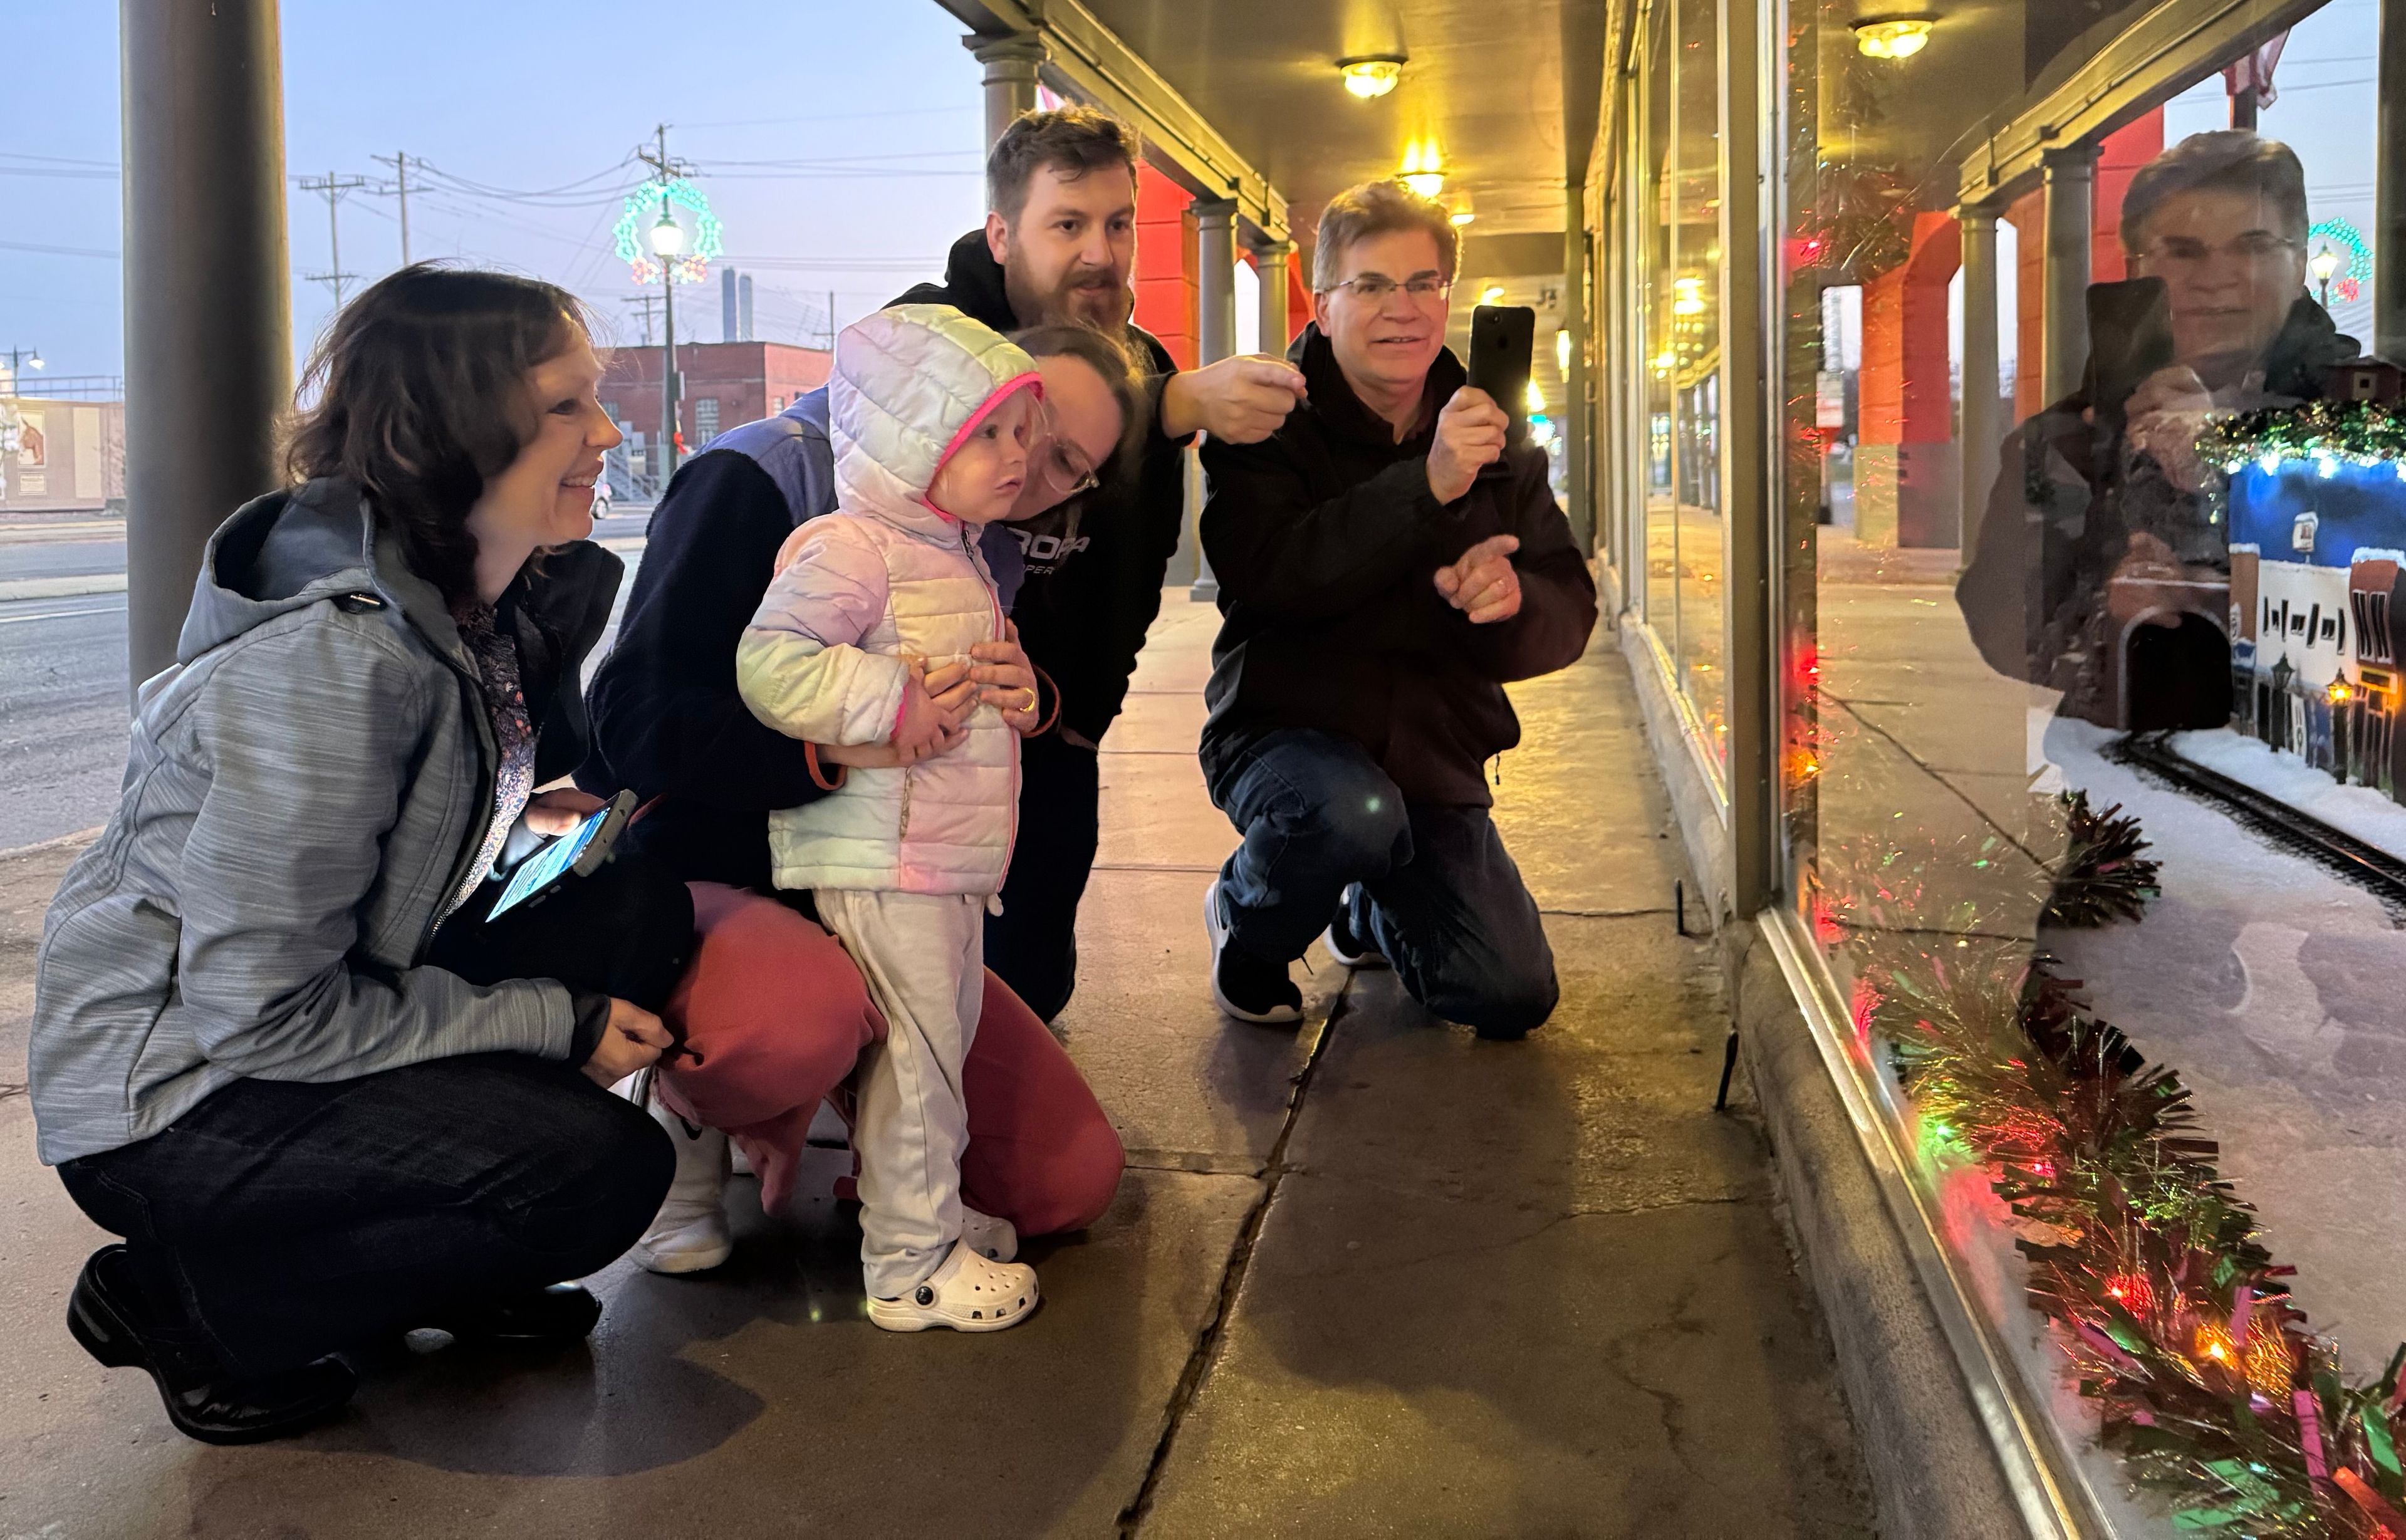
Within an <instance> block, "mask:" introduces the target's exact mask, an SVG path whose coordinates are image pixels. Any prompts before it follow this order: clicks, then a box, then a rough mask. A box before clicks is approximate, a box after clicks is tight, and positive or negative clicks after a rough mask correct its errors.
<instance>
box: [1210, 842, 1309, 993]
mask: <svg viewBox="0 0 2406 1540" xmlns="http://www.w3.org/2000/svg"><path fill="white" fill-rule="evenodd" d="M1203 928H1204V929H1205V930H1206V931H1208V932H1210V937H1211V998H1212V1001H1213V1002H1214V1003H1215V1004H1217V1005H1218V1006H1219V1008H1220V1009H1221V1010H1224V1011H1225V1012H1226V1013H1227V1014H1229V1015H1231V1016H1234V1017H1235V1018H1236V1019H1237V1020H1238V1021H1240V1022H1252V1023H1254V1024H1257V1025H1260V1026H1293V1025H1295V1024H1297V1023H1299V1022H1301V1021H1302V1020H1303V991H1301V990H1299V989H1297V988H1295V981H1294V980H1293V979H1290V978H1288V977H1287V971H1286V965H1285V964H1284V963H1273V962H1271V961H1269V960H1268V959H1267V958H1264V957H1257V956H1255V955H1254V954H1252V953H1250V952H1247V951H1246V950H1245V949H1244V948H1242V947H1238V946H1230V945H1229V944H1228V921H1227V916H1226V914H1225V912H1224V911H1223V909H1222V907H1221V899H1220V883H1219V879H1217V878H1214V879H1212V882H1211V887H1210V891H1209V892H1207V893H1205V894H1204V895H1203Z"/></svg>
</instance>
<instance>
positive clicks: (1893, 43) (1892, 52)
mask: <svg viewBox="0 0 2406 1540" xmlns="http://www.w3.org/2000/svg"><path fill="white" fill-rule="evenodd" d="M1937 24H1938V19H1937V18H1936V17H1934V16H1867V17H1865V18H1864V19H1863V20H1861V21H1858V22H1856V23H1855V48H1856V49H1857V51H1859V52H1861V54H1862V55H1863V57H1865V58H1866V59H1910V58H1912V57H1913V56H1914V55H1915V54H1917V53H1919V52H1920V51H1921V50H1922V49H1925V48H1928V47H1929V46H1930V32H1931V29H1932V27H1935V26H1936V25H1937Z"/></svg>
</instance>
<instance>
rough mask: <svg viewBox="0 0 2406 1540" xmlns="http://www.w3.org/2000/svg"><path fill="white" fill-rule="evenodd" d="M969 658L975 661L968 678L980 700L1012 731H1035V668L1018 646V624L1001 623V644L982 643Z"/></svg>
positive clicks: (971, 650)
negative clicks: (990, 707)
mask: <svg viewBox="0 0 2406 1540" xmlns="http://www.w3.org/2000/svg"><path fill="white" fill-rule="evenodd" d="M969 656H970V657H973V658H975V659H976V660H977V667H975V668H974V669H971V670H970V671H969V678H970V679H972V680H974V681H975V682H976V684H977V686H978V695H979V698H980V699H983V700H984V702H985V703H986V704H987V705H989V706H992V707H993V708H994V709H995V710H996V711H998V712H1000V713H1002V719H1003V721H1005V722H1007V723H1009V724H1010V725H1011V727H1012V730H1013V731H1016V732H1020V733H1027V732H1032V731H1033V730H1035V727H1036V703H1037V697H1036V666H1035V665H1034V664H1032V663H1030V662H1029V661H1028V660H1027V654H1026V651H1025V650H1023V649H1022V648H1021V647H1020V645H1019V626H1018V624H1017V622H1015V621H1009V620H1006V621H1004V622H1003V640H1002V641H1000V642H981V643H978V644H977V645H976V646H974V647H971V648H970V649H969Z"/></svg>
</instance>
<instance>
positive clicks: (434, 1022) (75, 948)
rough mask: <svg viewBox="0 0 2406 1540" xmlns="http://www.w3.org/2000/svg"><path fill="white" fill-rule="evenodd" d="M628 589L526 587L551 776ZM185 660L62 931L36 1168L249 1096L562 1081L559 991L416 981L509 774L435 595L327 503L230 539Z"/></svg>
mask: <svg viewBox="0 0 2406 1540" xmlns="http://www.w3.org/2000/svg"><path fill="white" fill-rule="evenodd" d="M623 571H624V569H623V567H622V566H621V565H620V563H619V561H618V558H616V557H614V556H612V555H611V554H610V553H608V552H607V551H604V550H602V548H601V547H600V546H598V545H593V544H576V545H572V546H569V547H567V548H565V549H563V550H560V551H558V552H555V553H553V554H552V555H550V556H548V557H546V558H544V560H543V561H542V563H541V564H540V568H539V570H538V571H536V572H533V573H532V574H531V576H530V578H529V580H528V582H527V583H526V585H525V598H524V599H523V600H521V602H520V615H521V617H522V622H531V623H533V624H535V625H536V626H538V627H540V628H541V629H542V630H543V632H544V633H545V635H547V636H548V637H550V638H553V639H556V641H557V643H558V645H559V658H560V667H559V674H558V677H559V679H560V680H561V681H562V682H563V683H562V685H561V687H560V688H559V689H558V690H557V691H556V692H555V694H556V696H557V697H558V698H559V699H558V700H557V701H556V703H555V707H554V709H553V710H551V711H549V712H547V713H545V716H546V720H545V722H544V723H542V724H540V726H541V728H542V731H543V733H544V738H545V741H544V742H543V743H542V754H541V760H542V763H541V764H539V766H538V774H539V775H543V774H546V773H549V774H558V773H563V770H559V769H554V768H552V767H554V766H556V765H563V764H564V765H565V766H573V764H574V763H575V762H576V759H577V757H579V756H581V755H582V753H583V749H584V744H583V742H581V739H582V738H583V736H584V721H583V709H582V704H581V702H579V701H578V700H577V699H576V696H577V691H576V687H575V681H576V680H577V678H578V677H579V673H578V664H579V662H580V661H581V660H582V658H583V657H584V656H585V654H586V653H587V651H589V650H590V649H591V648H592V646H593V644H594V643H595V642H596V641H598V640H599V639H600V637H601V634H602V629H603V627H604V626H605V625H606V624H607V622H608V619H609V614H610V604H611V600H612V599H613V598H614V597H615V596H616V592H617V586H618V579H619V577H620V575H621V573H622V572H623ZM563 717H566V718H569V720H566V721H562V720H561V718H563ZM561 739H576V740H579V742H560V741H559V740H561ZM495 759H496V754H495V751H494V747H493V738H492V728H491V726H490V724H489V722H488V718H487V716H486V713H485V710H484V707H483V703H482V699H481V697H480V695H479V692H478V686H477V684H476V671H475V664H474V658H473V657H471V656H470V654H469V652H468V650H467V648H466V646H465V644H464V643H462V642H461V641H460V634H459V631H458V629H457V628H456V627H455V626H454V625H453V624H452V620H451V616H450V613H449V611H448V609H447V608H446V606H445V604H444V602H443V599H442V596H441V595H440V594H439V593H438V592H437V591H436V590H435V588H434V587H433V586H432V584H430V583H428V582H426V581H425V580H424V579H423V578H420V577H418V575H417V574H416V573H414V572H411V571H410V570H409V568H408V567H407V566H406V565H405V564H404V563H403V559H402V557H401V553H400V550H399V548H398V546H397V544H395V542H394V541H393V539H392V536H391V534H390V533H389V530H383V529H380V528H379V527H378V525H377V523H376V521H375V519H374V518H373V517H372V516H370V514H369V512H368V510H367V507H366V504H365V503H364V502H362V500H361V497H360V495H359V492H358V490H357V488H356V487H352V486H351V485H350V484H348V483H346V482H340V481H321V482H311V483H309V484H308V485H307V486H305V487H299V488H297V489H295V490H292V491H290V492H278V493H276V494H273V495H271V496H268V497H264V498H262V499H260V500H259V501H257V502H252V503H250V504H248V506H246V507H244V508H243V509H242V510H241V511H240V512H239V513H237V514H235V515H234V517H232V518H231V519H228V520H227V521H226V522H225V524H224V525H222V526H221V527H219V530H218V531H217V533H216V534H214V535H212V536H211V537H210V539H209V544H208V548H207V551H206V554H205V556H204V558H203V559H202V566H201V575H200V579H199V581H198V583H197V584H196V586H195V587H194V592H193V598H192V608H191V615H190V617H189V618H188V619H187V620H186V621H185V623H184V631H183V636H182V638H181V640H180V641H179V643H177V664H176V666H175V667H174V668H172V669H169V670H167V671H165V672H163V673H161V674H160V675H158V676H157V677H156V678H154V679H151V680H149V682H148V683H146V684H145V685H143V686H142V692H141V698H140V700H139V701H138V703H137V710H136V713H135V719H134V738H133V746H132V750H131V753H130V755H129V756H128V758H127V762H126V767H125V785H124V793H123V798H122V800H121V801H120V804H119V807H118V811H117V814H116V816H115V817H113V818H111V819H110V820H109V823H108V827H107V828H106V830H105V831H104V832H103V833H102V835H101V837H100V839H99V841H98V842H96V843H95V844H93V845H92V848H91V849H89V850H87V851H85V852H84V854H83V855H82V856H81V857H80V858H79V859H78V860H77V861H76V863H75V865H74V866H72V867H71V868H69V869H68V870H67V874H66V879H65V881H64V883H61V884H60V887H59V892H58V896H57V897H56V898H54V899H53V900H52V901H51V904H50V916H49V918H48V920H47V921H46V922H45V923H44V925H43V930H42V952H41V959H40V963H39V966H38V971H37V973H36V977H35V994H34V1028H33V1043H32V1053H31V1074H32V1087H31V1089H32V1094H33V1106H34V1116H35V1123H36V1125H37V1127H38V1130H39V1135H40V1141H39V1148H40V1153H41V1158H42V1159H43V1160H44V1161H45V1162H46V1163H49V1164H50V1165H56V1164H58V1163H59V1162H62V1161H65V1160H71V1159H73V1158H75V1157H76V1156H78V1155H89V1154H94V1153H97V1152H99V1151H104V1150H111V1149H115V1148H117V1147H119V1146H120V1145H126V1144H132V1143H134V1141H136V1140H139V1139H144V1138H148V1137H150V1136H151V1135H153V1134H156V1133H158V1132H160V1131H161V1130H162V1129H163V1128H165V1127H166V1126H167V1125H168V1124H170V1123H174V1122H175V1121H176V1120H177V1118H178V1117H180V1116H182V1115H183V1114H184V1113H185V1112H186V1111H189V1110H190V1109H191V1108H192V1107H194V1106H195V1105H197V1104H198V1103H199V1102H200V1101H201V1100H202V1099H203V1098H204V1097H205V1096H207V1095H209V1094H210V1093H211V1092H213V1091H216V1090H218V1089H219V1087H221V1086H223V1085H225V1084H227V1083H228V1082H230V1081H234V1080H236V1079H240V1078H244V1077H251V1078H257V1079H262V1080H284V1081H342V1080H350V1079H353V1078H355V1077H358V1076H361V1075H368V1074H373V1073H375V1072H376V1071H378V1070H382V1069H391V1068H395V1067H400V1066H403V1065H407V1064H416V1063H420V1062H423V1061H425V1060H429V1059H439V1058H447V1057H450V1056H452V1055H455V1054H461V1053H494V1052H508V1053H531V1054H535V1055H538V1056H541V1057H545V1058H554V1059H567V1058H570V1057H571V1056H572V1055H573V1052H574V1044H575V1040H576V1037H577V1033H576V1012H575V1010H574V1008H573V1005H572V1003H571V997H570V995H569V992H568V991H567V990H566V989H565V988H563V987H562V986H561V985H559V983H557V982H552V981H550V980H515V981H512V982H506V983H502V984H498V985H495V986H493V987H491V988H479V987H477V986H474V985H472V984H469V983H468V982H465V981H463V980H461V979H460V978H459V977H457V976H456V975H453V974H450V973H446V972H444V971H442V970H440V969H438V968H425V967H421V966H419V963H420V959H422V958H423V957H424V955H425V954H426V948H427V944H428V942H429V941H430V940H431V939H432V936H433V933H434V926H435V924H436V921H437V920H438V919H439V918H440V916H441V914H442V911H443V906H444V902H445V900H446V898H447V897H449V896H450V895H451V894H453V893H456V892H458V891H459V888H460V883H462V882H463V881H465V880H466V876H467V872H468V868H469V864H470V862H471V861H472V860H473V859H474V854H475V851H476V849H477V846H478V844H479V842H480V841H481V838H482V836H483V834H484V831H485V827H486V826H487V824H488V822H489V820H490V818H491V815H492V799H493V778H494V773H495V771H494V763H495Z"/></svg>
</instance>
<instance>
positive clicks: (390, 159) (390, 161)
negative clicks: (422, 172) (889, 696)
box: [368, 150, 409, 267]
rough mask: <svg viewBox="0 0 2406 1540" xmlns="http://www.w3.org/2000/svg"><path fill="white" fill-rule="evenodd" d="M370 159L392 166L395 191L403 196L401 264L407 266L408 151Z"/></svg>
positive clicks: (399, 151) (398, 151)
mask: <svg viewBox="0 0 2406 1540" xmlns="http://www.w3.org/2000/svg"><path fill="white" fill-rule="evenodd" d="M368 159H369V160H371V161H380V162H383V163H384V164H386V165H389V166H390V167H392V190H393V191H394V192H395V193H397V194H399V195H400V198H401V265H402V266H403V267H407V266H408V265H409V155H408V152H407V151H405V150H395V151H393V152H392V153H391V154H389V155H371V156H369V157H368Z"/></svg>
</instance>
